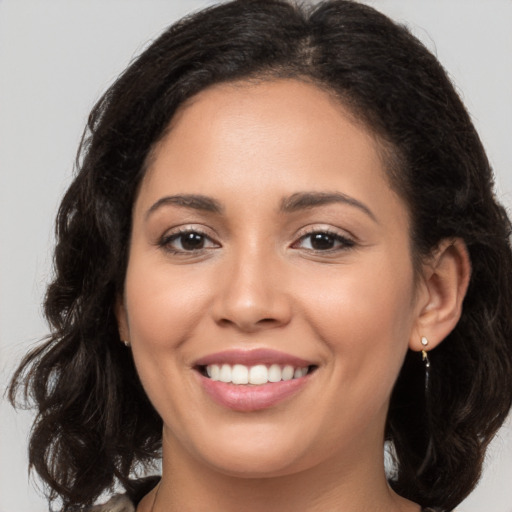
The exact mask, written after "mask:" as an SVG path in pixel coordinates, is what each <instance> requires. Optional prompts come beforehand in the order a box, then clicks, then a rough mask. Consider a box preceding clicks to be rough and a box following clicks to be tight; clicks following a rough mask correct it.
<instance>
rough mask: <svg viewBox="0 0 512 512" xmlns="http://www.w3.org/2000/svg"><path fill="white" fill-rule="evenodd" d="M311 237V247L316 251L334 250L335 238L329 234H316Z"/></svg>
mask: <svg viewBox="0 0 512 512" xmlns="http://www.w3.org/2000/svg"><path fill="white" fill-rule="evenodd" d="M310 236H311V247H312V248H313V249H315V250H316V251H325V250H328V249H332V248H333V247H334V244H335V243H336V240H335V238H334V237H333V236H332V235H329V234H327V233H314V234H312V235H310Z"/></svg>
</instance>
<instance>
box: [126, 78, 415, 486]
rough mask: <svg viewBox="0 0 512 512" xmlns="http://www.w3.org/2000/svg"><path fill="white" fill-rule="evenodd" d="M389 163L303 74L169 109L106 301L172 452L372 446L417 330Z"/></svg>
mask: <svg viewBox="0 0 512 512" xmlns="http://www.w3.org/2000/svg"><path fill="white" fill-rule="evenodd" d="M383 165H384V164H383V161H382V159H381V156H380V153H379V150H378V146H377V143H376V141H375V139H374V138H373V137H372V135H371V134H370V133H369V132H368V131H367V130H365V128H364V127H362V126H361V125H360V124H357V123H355V122H354V121H353V119H352V118H351V117H350V116H348V115H347V113H346V111H345V110H344V109H343V108H342V106H340V104H339V103H337V102H336V101H335V100H333V99H332V98H331V97H330V96H329V95H328V94H327V93H326V92H324V91H322V90H320V89H319V88H317V87H315V86H313V85H309V84H306V83H302V82H299V81H293V80H279V81H275V82H267V83H260V84H248V83H240V84H227V85H226V84H225V85H217V86H215V87H212V88H210V89H208V90H205V91H203V92H201V93H200V94H198V95H197V96H195V97H194V98H193V99H192V100H191V101H189V102H188V104H187V105H186V106H185V107H183V108H182V109H181V110H180V111H179V113H178V114H177V115H176V116H175V118H174V119H173V121H172V126H171V129H170V131H169V133H168V134H167V136H166V137H165V138H164V139H163V140H162V141H161V142H160V143H159V144H158V146H157V147H156V148H155V151H154V153H153V155H152V158H151V159H150V161H149V168H148V171H147V174H146V176H145V178H144V180H143V182H142V185H141V188H140V192H139V194H138V197H137V200H136V203H135V206H134V211H133V231H132V237H131V246H130V256H129V263H128V269H127V274H126V283H125V294H124V297H123V303H122V304H120V305H119V306H118V318H119V323H120V330H121V335H122V336H123V337H125V338H128V339H129V340H130V341H131V344H132V348H133V356H134V359H135V363H136V366H137V370H138V372H139V375H140V378H141V380H142V383H143V386H144V388H145V390H146V392H147V394H148V396H149V398H150V400H151V401H152V403H153V404H154V406H155V408H156V410H157V411H158V413H159V414H160V415H161V417H162V418H163V422H164V445H165V446H166V447H168V448H169V449H170V450H172V452H173V457H176V458H177V459H178V460H179V459H180V457H184V458H188V459H189V460H193V461H194V462H195V463H199V464H202V465H203V466H204V467H209V468H213V469H215V470H219V471H221V472H223V473H226V474H232V475H244V476H259V475H265V476H272V475H284V474H290V473H293V472H296V471H300V470H304V469H306V468H312V467H319V466H322V465H324V467H328V466H329V465H330V464H337V465H338V466H337V467H339V465H340V464H341V465H343V464H346V465H347V466H349V465H352V466H353V465H354V464H355V463H356V462H357V463H360V461H364V460H367V459H368V457H365V455H368V456H373V457H375V455H376V454H379V456H380V454H381V453H382V444H383V432H384V424H385V419H386V413H387V408H388V401H389V397H390V393H391V390H392V386H393V384H394V381H395V379H396V377H397V375H398V372H399V369H400V367H401V364H402V361H403V358H404V356H405V352H406V350H407V347H408V343H409V341H410V340H411V339H412V338H414V337H415V336H418V335H419V333H418V332H417V325H416V322H417V316H418V312H417V310H418V306H417V301H415V293H414V279H413V267H412V261H411V251H410V238H409V218H408V212H407V209H406V207H405V206H404V203H403V202H402V200H401V199H400V198H399V197H398V196H397V195H396V194H395V193H394V191H393V190H392V189H391V188H390V186H389V184H388V180H387V179H386V174H385V171H384V168H383ZM306 372H307V373H306ZM209 375H210V376H209ZM218 379H220V380H218ZM249 379H250V381H249V382H248V380H249ZM280 379H281V380H280ZM223 381H227V382H223ZM230 381H231V382H230ZM232 381H235V382H232ZM273 381H275V382H273Z"/></svg>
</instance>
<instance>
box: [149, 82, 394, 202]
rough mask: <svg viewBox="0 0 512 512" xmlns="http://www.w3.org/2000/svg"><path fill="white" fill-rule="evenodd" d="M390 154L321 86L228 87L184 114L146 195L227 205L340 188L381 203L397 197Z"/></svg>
mask: <svg viewBox="0 0 512 512" xmlns="http://www.w3.org/2000/svg"><path fill="white" fill-rule="evenodd" d="M382 155H383V151H382V150H381V147H380V144H379V142H378V140H377V139H376V137H375V136H374V134H373V133H372V132H371V131H370V130H368V129H367V128H366V127H365V126H364V125H363V124H362V123H360V122H358V121H357V120H356V119H355V118H354V116H353V115H351V114H350V113H349V111H348V110H347V109H346V108H345V107H344V106H343V105H342V104H341V103H340V102H339V101H338V100H337V99H336V98H334V96H333V95H331V94H329V93H328V92H326V91H325V90H322V89H320V88H319V87H317V86H315V85H313V84H310V83H306V82H302V81H298V80H275V81H270V82H260V83H251V82H240V83H229V84H220V85H215V86H213V87H210V88H208V89H206V90H204V91H202V92H201V93H199V94H197V95H196V96H194V97H193V98H191V99H190V100H189V101H188V102H187V103H186V104H185V105H183V106H182V107H181V108H180V109H179V111H178V112H177V114H176V115H175V117H174V118H173V120H172V122H171V124H170V126H169V129H168V131H167V134H166V136H165V137H164V138H163V139H162V140H161V141H160V142H159V143H158V144H157V145H156V147H155V148H154V150H153V151H152V155H151V158H150V160H149V162H148V164H149V165H148V172H147V174H146V176H145V178H144V180H143V184H142V188H141V193H142V192H144V194H143V195H147V194H149V195H150V196H152V198H151V199H153V200H157V199H158V197H156V196H157V195H158V194H159V193H161V191H162V190H163V189H165V188H168V189H169V191H172V192H173V193H199V194H205V195H213V196H218V197H219V198H222V196H223V194H226V193H228V194H229V193H231V194H232V193H233V192H236V193H237V194H238V193H240V194H243V197H244V200H245V201H246V202H248V201H249V202H250V201H251V199H253V200H254V201H255V202H256V203H257V202H258V201H260V200H261V197H260V196H261V194H262V193H263V194H264V195H265V196H266V197H268V196H269V195H272V194H273V193H275V195H276V196H279V197H283V196H287V195H290V194H293V193H295V192H297V191H303V190H312V191H321V192H325V191H333V190H334V189H336V191H338V192H342V193H344V194H349V195H353V196H355V197H357V196H358V195H361V194H363V195H366V200H367V201H371V202H373V201H378V200H382V199H383V197H382V195H383V191H385V192H386V194H389V195H393V196H394V195H395V194H394V192H393V191H392V190H391V189H390V187H389V184H388V183H389V182H388V179H387V175H386V172H385V170H384V169H385V162H384V159H383V157H382ZM170 189H172V190H170ZM363 189H366V190H365V191H363ZM386 194H384V196H385V195H386ZM230 199H232V197H231V198H230ZM394 199H396V197H395V198H394Z"/></svg>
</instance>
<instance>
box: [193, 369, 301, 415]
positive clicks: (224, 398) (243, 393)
mask: <svg viewBox="0 0 512 512" xmlns="http://www.w3.org/2000/svg"><path fill="white" fill-rule="evenodd" d="M200 378H201V384H202V386H203V389H204V390H205V391H206V393H207V394H208V395H209V396H210V397H211V398H212V399H213V400H214V401H215V402H216V403H217V404H219V405H221V406H223V407H227V408H228V409H232V410H233V411H242V412H248V411H260V410H262V409H268V408H270V407H274V406H275V405H278V404H279V403H280V402H282V401H284V400H286V399H287V398H290V397H292V396H294V395H296V394H297V393H299V391H301V389H302V388H303V387H304V386H305V385H306V383H307V382H308V381H309V375H306V376H305V377H300V378H298V379H291V380H283V381H280V382H269V383H268V384H262V385H259V386H251V385H247V384H239V385H236V384H229V383H226V382H220V381H218V380H212V379H209V378H207V377H204V376H203V375H200Z"/></svg>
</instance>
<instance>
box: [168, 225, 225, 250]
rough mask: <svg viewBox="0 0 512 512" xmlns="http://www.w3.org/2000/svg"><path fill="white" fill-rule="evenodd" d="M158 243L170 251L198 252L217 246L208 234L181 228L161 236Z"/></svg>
mask: <svg viewBox="0 0 512 512" xmlns="http://www.w3.org/2000/svg"><path fill="white" fill-rule="evenodd" d="M160 245H161V246H163V247H164V248H165V249H166V250H168V251H170V252H172V253H191V252H199V251H202V250H204V249H210V248H214V247H219V244H217V243H216V242H214V241H213V240H212V239H211V238H210V237H209V236H207V235H205V234H204V233H202V232H200V231H197V230H183V231H179V232H177V233H171V234H169V235H166V236H164V237H163V238H162V240H161V242H160Z"/></svg>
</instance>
